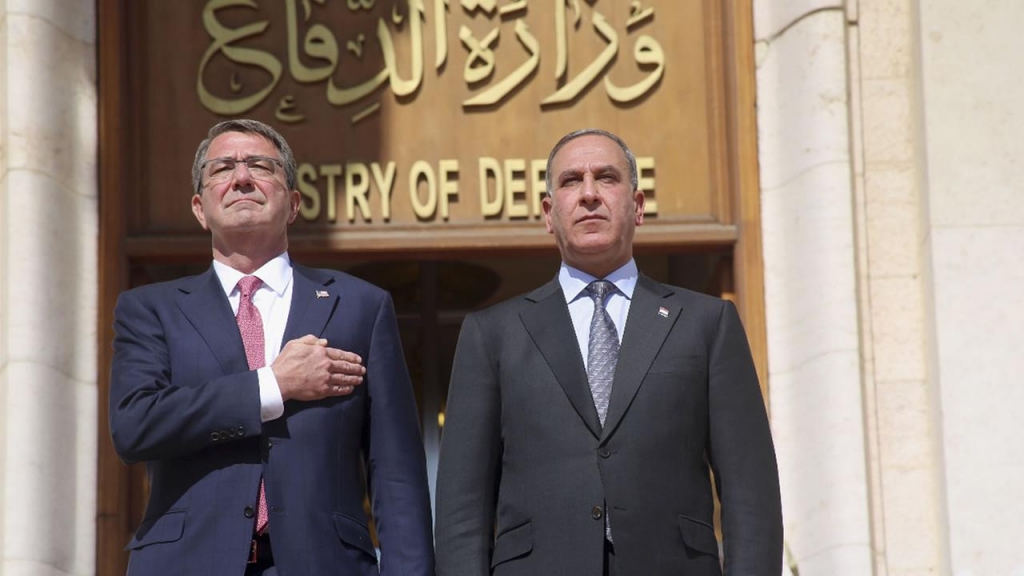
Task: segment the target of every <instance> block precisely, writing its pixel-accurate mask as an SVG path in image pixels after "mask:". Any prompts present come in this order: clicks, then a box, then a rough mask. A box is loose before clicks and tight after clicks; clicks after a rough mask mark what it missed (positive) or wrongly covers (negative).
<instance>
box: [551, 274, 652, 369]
mask: <svg viewBox="0 0 1024 576" xmlns="http://www.w3.org/2000/svg"><path fill="white" fill-rule="evenodd" d="M637 274H638V272H637V269H636V262H634V261H633V259H632V258H630V259H629V262H626V263H625V264H624V265H623V266H622V267H621V268H619V269H618V270H616V271H614V272H612V273H611V274H609V275H607V276H605V277H604V278H603V280H607V281H609V282H611V283H612V284H614V285H615V288H616V290H612V291H611V292H610V293H609V294H608V296H606V297H605V309H606V310H608V315H609V316H611V318H612V322H614V323H615V331H616V332H618V333H619V342H620V343H621V342H622V332H623V330H625V329H626V317H627V316H628V315H629V303H630V302H631V301H632V300H633V289H634V288H636V278H637ZM594 280H601V278H595V277H593V276H591V275H590V274H587V273H586V272H582V271H580V270H577V269H575V268H573V267H572V266H569V265H568V264H566V263H565V262H562V266H561V267H560V268H559V269H558V283H559V284H560V285H561V286H562V293H563V294H564V295H565V302H566V304H568V305H569V316H571V317H572V327H573V330H575V332H576V342H577V343H579V346H580V355H582V356H583V367H584V368H586V367H587V356H588V354H587V351H588V350H589V349H590V321H591V319H592V318H593V317H594V301H593V300H592V299H591V298H590V293H589V292H587V286H588V285H589V284H590V283H591V282H593V281H594Z"/></svg>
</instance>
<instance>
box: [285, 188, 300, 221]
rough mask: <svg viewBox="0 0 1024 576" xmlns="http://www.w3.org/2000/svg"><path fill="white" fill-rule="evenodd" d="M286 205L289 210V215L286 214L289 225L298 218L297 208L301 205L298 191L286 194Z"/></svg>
mask: <svg viewBox="0 0 1024 576" xmlns="http://www.w3.org/2000/svg"><path fill="white" fill-rule="evenodd" d="M288 204H289V205H290V206H289V207H290V208H291V213H290V214H288V223H289V224H291V223H292V222H295V219H296V218H298V217H299V206H301V205H302V196H301V195H300V194H299V191H298V190H292V191H291V192H289V193H288Z"/></svg>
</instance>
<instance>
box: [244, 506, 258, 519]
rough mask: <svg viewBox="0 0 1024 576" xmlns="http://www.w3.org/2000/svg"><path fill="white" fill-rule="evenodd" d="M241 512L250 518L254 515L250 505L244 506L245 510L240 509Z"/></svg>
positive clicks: (254, 512)
mask: <svg viewBox="0 0 1024 576" xmlns="http://www.w3.org/2000/svg"><path fill="white" fill-rule="evenodd" d="M242 514H244V515H245V517H246V518H252V517H253V516H255V515H256V511H255V510H253V509H252V506H246V507H245V510H243V511H242Z"/></svg>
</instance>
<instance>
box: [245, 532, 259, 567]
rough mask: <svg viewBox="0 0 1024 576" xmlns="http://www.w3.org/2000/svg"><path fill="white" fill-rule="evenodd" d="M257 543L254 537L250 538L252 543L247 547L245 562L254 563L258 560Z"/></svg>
mask: <svg viewBox="0 0 1024 576" xmlns="http://www.w3.org/2000/svg"><path fill="white" fill-rule="evenodd" d="M258 552H259V543H258V542H257V541H256V538H253V539H252V545H251V546H250V547H249V561H248V562H246V563H247V564H256V563H257V562H259V553H258Z"/></svg>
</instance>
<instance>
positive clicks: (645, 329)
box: [601, 274, 682, 440]
mask: <svg viewBox="0 0 1024 576" xmlns="http://www.w3.org/2000/svg"><path fill="white" fill-rule="evenodd" d="M672 294H674V291H673V290H671V289H669V288H666V287H665V286H663V285H661V284H658V283H657V282H655V281H653V280H651V279H650V278H648V277H646V276H644V275H642V274H641V275H640V276H639V278H637V282H636V289H635V290H634V291H633V300H632V301H631V302H630V304H629V316H628V317H627V318H626V329H625V331H624V332H623V335H622V346H621V348H619V362H618V364H617V365H616V366H615V380H614V382H613V383H612V394H611V399H610V402H609V405H608V416H607V417H606V418H605V421H604V430H603V431H602V434H601V439H602V440H605V439H606V438H608V436H609V435H610V434H611V433H612V432H613V431H614V430H615V427H616V426H618V424H619V421H621V420H622V417H623V415H624V414H625V413H626V410H628V409H629V405H630V404H631V403H632V402H633V398H634V397H635V396H636V393H637V391H638V390H639V389H640V383H641V382H643V379H644V377H645V376H646V375H647V370H648V369H649V368H650V367H651V362H653V361H654V358H655V356H657V355H658V352H659V351H660V350H661V345H662V343H663V342H664V341H665V338H666V337H667V336H668V333H669V331H670V330H671V329H672V326H673V325H675V323H676V319H678V318H679V312H680V310H681V309H682V307H681V306H680V305H678V304H676V305H674V306H673V305H672V304H673V301H672V300H670V299H669V297H670V296H672Z"/></svg>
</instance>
